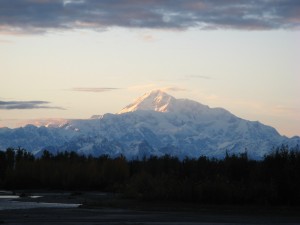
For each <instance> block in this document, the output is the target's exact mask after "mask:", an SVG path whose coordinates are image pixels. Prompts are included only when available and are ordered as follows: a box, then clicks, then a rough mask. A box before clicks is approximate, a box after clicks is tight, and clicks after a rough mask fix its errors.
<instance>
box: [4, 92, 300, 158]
mask: <svg viewBox="0 0 300 225" xmlns="http://www.w3.org/2000/svg"><path fill="white" fill-rule="evenodd" d="M299 143H300V138H299V137H295V138H287V137H284V136H281V135H280V134H279V133H278V132H277V131H276V129H274V128H273V127H271V126H266V125H264V124H262V123H260V122H257V121H256V122H252V121H248V120H244V119H242V118H239V117H237V116H235V115H233V114H232V113H230V112H229V111H227V110H226V109H223V108H210V107H209V106H206V105H203V104H201V103H198V102H196V101H193V100H188V99H176V98H174V97H173V96H171V95H168V94H167V93H165V92H163V91H161V90H156V91H152V92H150V93H146V94H144V95H143V96H141V97H139V98H137V99H136V100H135V101H133V102H132V103H131V104H129V105H127V106H126V107H125V108H123V109H122V110H121V111H119V112H118V113H116V114H110V113H107V114H104V115H101V116H93V117H91V118H90V119H80V120H68V121H67V122H65V123H64V124H60V125H58V126H54V125H53V124H52V126H50V127H43V126H42V127H35V126H28V127H24V128H17V129H11V130H3V129H0V149H1V148H2V149H4V148H6V147H18V146H22V147H24V148H26V149H28V150H30V151H32V152H34V153H36V154H38V153H39V152H40V151H42V150H43V149H51V151H53V152H56V151H76V152H78V153H80V154H86V155H89V154H91V155H95V156H98V155H101V154H108V155H110V156H118V155H120V154H122V155H125V156H126V157H128V158H135V157H143V156H149V155H158V156H161V155H164V154H170V155H174V156H178V157H180V158H184V157H199V156H201V155H205V156H209V157H216V158H220V157H224V156H225V152H226V151H227V152H229V153H235V154H239V153H242V152H245V151H247V152H248V154H249V156H250V157H252V158H262V157H263V156H264V155H265V154H268V153H269V152H270V151H271V150H272V148H276V147H277V146H280V145H281V144H288V145H290V146H295V145H297V144H298V145H299Z"/></svg>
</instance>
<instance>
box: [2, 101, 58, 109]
mask: <svg viewBox="0 0 300 225" xmlns="http://www.w3.org/2000/svg"><path fill="white" fill-rule="evenodd" d="M49 103H50V102H47V101H0V110H1V109H6V110H11V109H61V110H64V108H62V107H57V106H48V105H47V104H49Z"/></svg>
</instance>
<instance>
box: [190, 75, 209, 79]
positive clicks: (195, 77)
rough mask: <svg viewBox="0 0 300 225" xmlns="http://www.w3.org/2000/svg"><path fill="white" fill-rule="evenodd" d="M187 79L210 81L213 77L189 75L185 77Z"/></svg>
mask: <svg viewBox="0 0 300 225" xmlns="http://www.w3.org/2000/svg"><path fill="white" fill-rule="evenodd" d="M185 78H186V79H206V80H209V79H211V77H209V76H202V75H187V76H185Z"/></svg>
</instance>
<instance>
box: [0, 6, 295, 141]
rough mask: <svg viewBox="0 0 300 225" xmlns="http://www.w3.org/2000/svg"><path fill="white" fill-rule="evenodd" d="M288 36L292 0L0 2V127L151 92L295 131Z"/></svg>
mask: <svg viewBox="0 0 300 225" xmlns="http://www.w3.org/2000/svg"><path fill="white" fill-rule="evenodd" d="M299 40H300V1H299V0H272V1H270V0H252V1H248V0H247V1H246V0H245V1H243V0H241V1H236V0H222V1H220V0H210V1H206V0H198V1H196V0H172V1H171V0H101V1H96V0H13V1H12V0H0V127H4V126H8V127H16V126H20V125H22V124H24V123H26V122H28V121H32V120H35V119H49V118H55V119H59V118H65V119H74V118H82V119H86V118H90V117H91V116H92V115H99V114H104V113H117V112H118V111H120V110H121V109H122V108H123V107H125V106H126V105H128V104H129V103H131V102H132V101H133V100H134V99H135V98H137V97H139V96H141V95H143V94H144V93H146V92H149V91H151V90H153V89H162V90H164V91H166V92H167V93H169V94H170V95H173V96H174V97H176V98H188V99H192V100H195V101H198V102H200V103H202V104H205V105H209V106H210V107H222V108H225V109H227V110H229V111H230V112H232V113H233V114H235V115H236V116H238V117H241V118H244V119H247V120H251V121H260V122H261V123H264V124H266V125H270V126H272V127H274V128H275V129H277V130H278V131H279V132H280V133H281V134H282V135H286V136H289V137H292V136H294V135H298V136H300V100H299V96H300V61H299V59H300V41H299ZM24 121H25V122H24Z"/></svg>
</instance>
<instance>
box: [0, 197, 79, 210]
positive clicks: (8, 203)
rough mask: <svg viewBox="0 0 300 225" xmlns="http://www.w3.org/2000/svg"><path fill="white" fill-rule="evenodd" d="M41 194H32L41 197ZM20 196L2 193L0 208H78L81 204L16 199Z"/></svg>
mask: <svg viewBox="0 0 300 225" xmlns="http://www.w3.org/2000/svg"><path fill="white" fill-rule="evenodd" d="M39 197H40V196H31V198H39ZM18 198H19V196H16V195H0V210H6V209H30V208H76V207H78V206H79V205H80V204H64V203H45V202H19V201H15V200H16V199H18Z"/></svg>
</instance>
